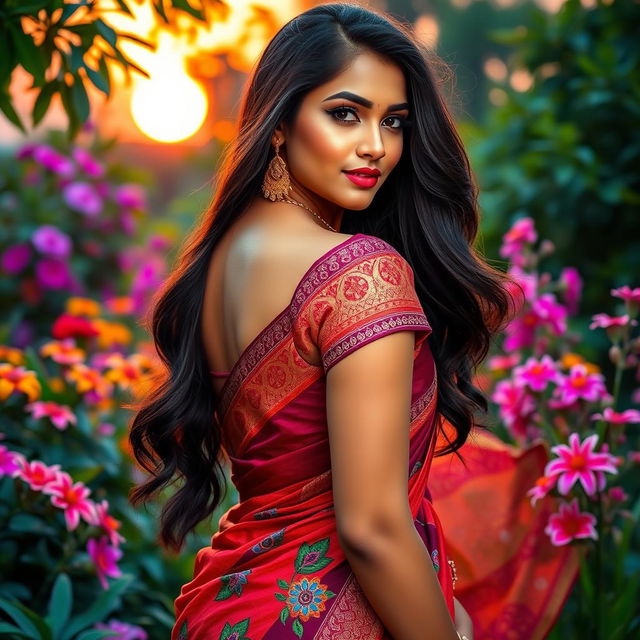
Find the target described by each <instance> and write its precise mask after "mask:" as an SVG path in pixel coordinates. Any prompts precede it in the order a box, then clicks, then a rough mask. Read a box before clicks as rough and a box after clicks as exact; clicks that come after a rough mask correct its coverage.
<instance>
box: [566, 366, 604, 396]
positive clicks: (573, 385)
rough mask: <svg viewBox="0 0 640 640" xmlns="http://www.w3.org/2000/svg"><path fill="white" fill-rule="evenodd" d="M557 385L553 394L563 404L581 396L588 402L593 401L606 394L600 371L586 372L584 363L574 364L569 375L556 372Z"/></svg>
mask: <svg viewBox="0 0 640 640" xmlns="http://www.w3.org/2000/svg"><path fill="white" fill-rule="evenodd" d="M556 382H557V384H558V386H557V387H556V389H555V390H554V395H555V396H556V397H558V398H559V399H560V402H561V403H562V404H564V405H569V404H572V403H573V402H575V401H576V400H578V399H579V398H582V399H583V400H588V401H589V402H595V401H596V400H599V399H601V398H604V397H605V396H606V395H607V390H606V387H605V386H604V376H603V375H602V374H601V373H587V368H586V367H585V366H584V364H581V363H579V364H574V365H573V366H572V367H571V369H570V371H569V375H563V374H561V373H559V374H558V380H557V381H556Z"/></svg>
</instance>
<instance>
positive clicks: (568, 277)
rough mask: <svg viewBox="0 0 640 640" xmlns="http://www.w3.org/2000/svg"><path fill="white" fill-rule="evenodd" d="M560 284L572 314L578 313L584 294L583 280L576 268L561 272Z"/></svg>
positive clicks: (567, 268)
mask: <svg viewBox="0 0 640 640" xmlns="http://www.w3.org/2000/svg"><path fill="white" fill-rule="evenodd" d="M558 284H559V285H560V287H561V288H562V291H563V297H564V300H565V302H566V303H567V308H568V310H569V313H570V314H575V313H576V312H577V311H578V302H580V296H581V294H582V278H581V277H580V273H579V272H578V270H577V269H576V268H575V267H565V268H564V269H563V270H562V271H561V272H560V277H559V278H558Z"/></svg>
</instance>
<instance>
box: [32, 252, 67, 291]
mask: <svg viewBox="0 0 640 640" xmlns="http://www.w3.org/2000/svg"><path fill="white" fill-rule="evenodd" d="M36 279H37V281H38V284H40V286H41V287H43V288H44V289H63V288H65V287H66V286H68V284H69V282H70V281H71V274H70V273H69V268H68V267H67V264H66V262H63V261H62V260H60V259H58V258H43V259H42V260H39V261H38V262H37V263H36Z"/></svg>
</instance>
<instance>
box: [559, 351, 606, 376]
mask: <svg viewBox="0 0 640 640" xmlns="http://www.w3.org/2000/svg"><path fill="white" fill-rule="evenodd" d="M560 364H561V366H562V368H563V369H571V367H573V365H576V364H583V365H584V366H585V368H586V370H587V373H600V367H599V366H598V365H597V364H593V363H591V362H587V361H586V360H585V359H584V358H583V357H582V356H581V355H580V354H578V353H565V354H564V355H563V356H562V358H560Z"/></svg>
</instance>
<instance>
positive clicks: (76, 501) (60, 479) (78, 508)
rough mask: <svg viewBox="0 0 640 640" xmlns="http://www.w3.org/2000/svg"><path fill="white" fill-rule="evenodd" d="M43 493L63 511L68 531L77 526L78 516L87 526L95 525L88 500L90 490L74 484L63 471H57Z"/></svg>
mask: <svg viewBox="0 0 640 640" xmlns="http://www.w3.org/2000/svg"><path fill="white" fill-rule="evenodd" d="M43 493H46V494H49V495H50V496H51V503H52V504H53V505H54V506H56V507H60V509H64V517H65V521H66V524H67V530H68V531H73V530H74V529H75V528H76V527H77V526H78V523H79V522H80V516H82V518H83V519H84V520H85V521H86V522H88V523H89V524H95V521H96V514H95V507H94V503H93V502H92V501H91V500H89V498H88V496H89V494H90V493H91V490H90V489H89V488H88V487H85V485H84V484H82V482H76V483H75V484H74V483H73V480H72V479H71V476H70V475H69V474H68V473H66V472H65V471H58V474H57V476H56V479H55V480H54V481H53V482H51V483H49V484H48V485H47V486H46V487H45V488H44V489H43Z"/></svg>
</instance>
